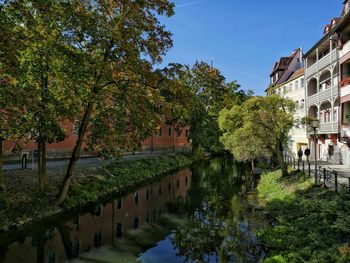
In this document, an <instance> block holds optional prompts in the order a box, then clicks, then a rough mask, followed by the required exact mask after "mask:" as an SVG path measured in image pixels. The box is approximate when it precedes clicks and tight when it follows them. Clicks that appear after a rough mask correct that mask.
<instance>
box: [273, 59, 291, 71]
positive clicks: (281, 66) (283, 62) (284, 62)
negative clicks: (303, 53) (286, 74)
mask: <svg viewBox="0 0 350 263" xmlns="http://www.w3.org/2000/svg"><path fill="white" fill-rule="evenodd" d="M290 61H291V57H281V58H280V60H279V61H278V62H276V63H275V65H274V67H273V69H272V72H271V74H270V76H271V75H273V74H274V73H275V72H276V71H277V70H285V69H286V68H288V65H289V64H290Z"/></svg>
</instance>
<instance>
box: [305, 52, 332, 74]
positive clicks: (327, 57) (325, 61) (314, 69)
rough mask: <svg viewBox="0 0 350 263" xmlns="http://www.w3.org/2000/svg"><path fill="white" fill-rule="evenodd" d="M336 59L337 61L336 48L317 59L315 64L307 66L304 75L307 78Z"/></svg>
mask: <svg viewBox="0 0 350 263" xmlns="http://www.w3.org/2000/svg"><path fill="white" fill-rule="evenodd" d="M336 61H337V50H332V51H331V52H329V53H328V54H327V55H325V56H324V57H322V58H321V59H319V60H318V61H317V62H316V63H315V64H313V65H312V66H310V67H308V68H307V69H306V71H305V75H306V76H307V78H309V77H311V76H313V75H315V74H316V73H317V72H320V71H321V70H322V69H324V68H325V67H327V66H329V65H331V64H332V63H334V62H336Z"/></svg>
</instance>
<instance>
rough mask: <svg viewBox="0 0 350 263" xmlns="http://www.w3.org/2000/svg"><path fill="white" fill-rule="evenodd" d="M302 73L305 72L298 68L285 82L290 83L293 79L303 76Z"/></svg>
mask: <svg viewBox="0 0 350 263" xmlns="http://www.w3.org/2000/svg"><path fill="white" fill-rule="evenodd" d="M304 71H305V70H304V68H300V69H298V70H296V71H295V72H294V73H293V75H292V76H291V77H290V78H289V79H288V80H287V81H291V80H293V79H296V78H299V77H300V76H302V75H304Z"/></svg>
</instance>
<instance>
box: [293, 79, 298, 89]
mask: <svg viewBox="0 0 350 263" xmlns="http://www.w3.org/2000/svg"><path fill="white" fill-rule="evenodd" d="M294 89H296V90H297V89H299V80H296V81H295V82H294Z"/></svg>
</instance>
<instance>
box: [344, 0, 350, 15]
mask: <svg viewBox="0 0 350 263" xmlns="http://www.w3.org/2000/svg"><path fill="white" fill-rule="evenodd" d="M343 6H344V7H343V16H345V15H346V14H347V13H349V11H350V2H349V0H344V2H343Z"/></svg>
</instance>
